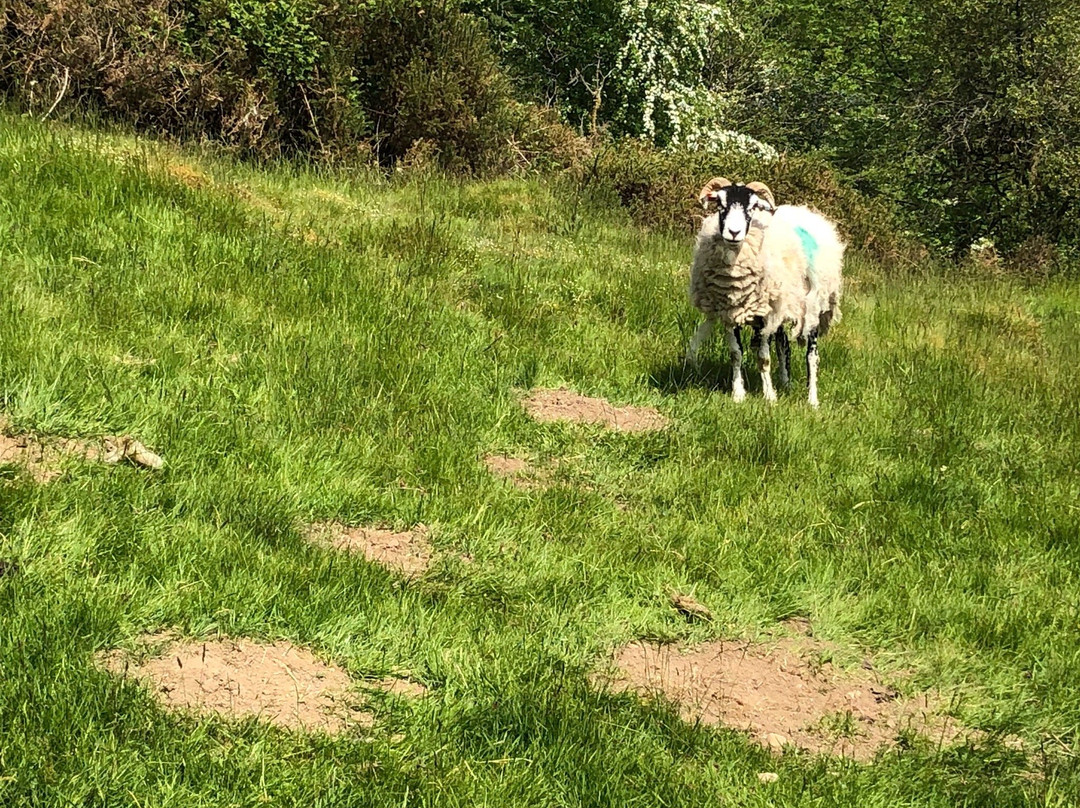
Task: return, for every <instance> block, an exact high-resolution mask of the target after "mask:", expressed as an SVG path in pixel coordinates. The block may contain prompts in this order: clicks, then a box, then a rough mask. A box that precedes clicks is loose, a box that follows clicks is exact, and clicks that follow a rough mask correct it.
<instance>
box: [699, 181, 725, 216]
mask: <svg viewBox="0 0 1080 808" xmlns="http://www.w3.org/2000/svg"><path fill="white" fill-rule="evenodd" d="M729 185H731V180H729V179H728V178H727V177H713V178H712V179H711V180H709V181H708V182H707V183H705V185H704V186H703V187H702V189H701V192H700V193H699V194H698V202H700V203H701V206H702V207H703V208H707V207H709V203H710V202H718V201H720V200H721V199H722V196H721V193H720V192H721V189H723V188H727V187H728V186H729ZM720 204H721V205H722V204H723V202H722V201H720Z"/></svg>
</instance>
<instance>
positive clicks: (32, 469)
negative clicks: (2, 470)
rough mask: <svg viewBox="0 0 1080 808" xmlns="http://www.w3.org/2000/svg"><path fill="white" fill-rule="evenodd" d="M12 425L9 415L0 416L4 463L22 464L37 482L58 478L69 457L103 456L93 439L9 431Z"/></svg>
mask: <svg viewBox="0 0 1080 808" xmlns="http://www.w3.org/2000/svg"><path fill="white" fill-rule="evenodd" d="M8 426H9V424H8V421H7V419H6V418H4V417H3V416H0V465H15V466H21V467H22V468H24V469H26V471H27V473H28V474H29V475H30V476H31V478H33V479H34V481H35V482H39V483H47V482H50V481H52V480H55V479H56V478H57V477H59V476H60V475H61V474H63V465H64V460H66V459H67V458H71V457H76V458H84V459H86V460H97V459H98V458H99V457H100V456H101V449H100V447H99V446H96V445H94V444H93V443H91V442H89V441H82V440H76V439H74V438H43V437H38V436H36V435H28V434H23V435H9V434H7V432H8Z"/></svg>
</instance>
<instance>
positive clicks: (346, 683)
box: [98, 635, 371, 733]
mask: <svg viewBox="0 0 1080 808" xmlns="http://www.w3.org/2000/svg"><path fill="white" fill-rule="evenodd" d="M169 639H170V638H169V637H168V636H167V635H153V636H150V637H147V638H145V640H144V642H145V643H146V644H147V645H148V647H150V648H152V647H153V646H155V645H156V646H158V647H159V654H158V655H155V656H148V657H146V658H142V659H140V658H139V657H137V656H135V655H132V654H128V653H126V652H124V651H110V652H108V653H104V654H100V655H99V656H98V663H99V664H100V665H101V666H102V667H103V668H105V669H106V670H108V671H110V672H112V673H114V674H116V675H118V676H125V677H127V676H130V677H132V678H134V679H137V680H138V681H140V682H142V683H143V684H145V685H147V686H148V687H149V688H150V689H151V690H152V692H153V694H154V696H155V697H156V698H157V699H158V701H160V702H161V704H162V705H163V706H164V707H165V708H166V709H169V710H194V711H195V712H197V713H204V714H207V713H217V714H219V715H225V716H232V717H247V716H256V717H258V718H264V719H266V720H268V721H270V722H271V723H273V724H277V725H278V726H282V727H287V728H289V729H302V730H323V731H325V732H328V733H339V732H342V731H344V730H345V729H346V728H348V727H349V726H350V725H354V724H364V725H367V724H370V723H371V717H370V715H368V714H366V713H361V712H359V707H360V702H358V700H356V699H355V698H350V690H351V688H352V680H351V679H350V678H349V675H348V674H347V673H346V672H345V671H344V670H343V669H342V668H339V667H335V666H333V665H328V664H327V663H325V662H323V661H321V660H320V659H318V658H316V657H315V656H314V655H313V654H312V653H311V652H310V651H307V650H305V649H303V648H299V647H297V646H295V645H293V644H291V643H288V642H276V643H270V644H261V643H256V642H252V641H251V640H245V639H240V640H231V639H220V640H211V641H207V642H200V641H197V640H172V641H171V642H170V641H169ZM163 642H166V643H168V645H167V647H165V648H164V649H161V648H160V646H161V644H162V643H163Z"/></svg>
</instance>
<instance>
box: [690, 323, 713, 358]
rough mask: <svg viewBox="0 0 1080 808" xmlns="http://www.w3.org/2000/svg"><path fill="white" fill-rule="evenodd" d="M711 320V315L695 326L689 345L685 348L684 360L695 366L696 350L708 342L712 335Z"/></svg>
mask: <svg viewBox="0 0 1080 808" xmlns="http://www.w3.org/2000/svg"><path fill="white" fill-rule="evenodd" d="M712 332H713V321H712V318H711V317H706V318H705V320H704V322H702V324H701V325H699V326H698V327H697V330H696V331H695V332H694V336H693V337H691V338H690V347H689V348H687V349H686V361H687V362H688V363H689V364H691V365H694V366H696V365H697V361H698V351H700V350H701V346H702V345H704V344H705V343H706V342H708V340H709V337H711V336H712Z"/></svg>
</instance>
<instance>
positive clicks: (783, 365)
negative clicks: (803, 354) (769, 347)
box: [776, 325, 791, 381]
mask: <svg viewBox="0 0 1080 808" xmlns="http://www.w3.org/2000/svg"><path fill="white" fill-rule="evenodd" d="M776 358H777V359H778V360H779V362H780V378H781V379H782V380H788V381H790V380H791V340H790V339H788V333H787V329H785V328H784V326H782V325H781V326H780V328H779V329H778V330H777V332H776Z"/></svg>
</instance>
